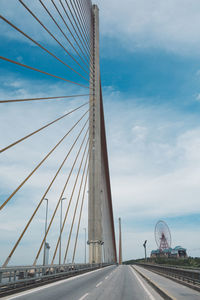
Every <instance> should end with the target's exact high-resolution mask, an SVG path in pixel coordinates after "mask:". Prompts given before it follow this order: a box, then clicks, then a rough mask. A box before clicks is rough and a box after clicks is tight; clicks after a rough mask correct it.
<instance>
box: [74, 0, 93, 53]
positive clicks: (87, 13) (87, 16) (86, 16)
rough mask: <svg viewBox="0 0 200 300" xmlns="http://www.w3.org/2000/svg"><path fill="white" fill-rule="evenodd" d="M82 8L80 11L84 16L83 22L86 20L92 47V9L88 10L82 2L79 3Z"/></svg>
mask: <svg viewBox="0 0 200 300" xmlns="http://www.w3.org/2000/svg"><path fill="white" fill-rule="evenodd" d="M77 2H78V3H79V6H80V11H81V13H82V16H83V20H85V26H86V28H87V32H88V36H89V40H90V47H91V34H90V29H91V26H90V25H91V13H92V8H91V7H90V8H89V6H88V9H86V7H85V5H83V3H82V1H77Z"/></svg>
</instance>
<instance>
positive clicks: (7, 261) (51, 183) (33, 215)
mask: <svg viewBox="0 0 200 300" xmlns="http://www.w3.org/2000/svg"><path fill="white" fill-rule="evenodd" d="M87 123H88V120H87V121H86V122H85V124H84V126H83V127H82V129H81V131H80V132H79V134H78V136H77V138H76V139H75V141H74V143H73V144H72V146H71V148H70V150H69V151H68V153H67V155H66V156H65V158H64V160H63V161H62V163H61V165H60V167H59V168H58V170H57V172H56V174H55V175H54V177H53V179H52V181H51V182H50V184H49V186H48V187H47V189H46V191H45V193H44V194H43V196H42V198H41V200H40V202H39V203H38V205H37V207H36V209H35V211H34V212H33V214H32V216H31V217H30V219H29V221H28V222H27V224H26V226H25V228H24V230H23V231H22V233H21V235H20V236H19V238H18V240H17V242H16V243H15V245H14V247H13V248H12V250H11V252H10V254H9V255H8V257H7V259H6V260H5V262H4V264H3V266H2V267H3V268H5V267H6V266H7V264H8V263H9V261H10V259H11V257H12V255H13V254H14V252H15V250H16V248H17V246H18V245H19V243H20V241H21V240H22V238H23V236H24V234H25V233H26V231H27V229H28V227H29V225H30V224H31V222H32V220H33V218H34V217H35V215H36V213H37V211H38V209H39V208H40V206H41V204H42V202H43V200H44V198H45V197H46V195H47V193H48V192H49V191H50V189H51V187H52V185H53V183H54V181H55V180H56V178H57V176H58V174H59V173H60V171H61V169H62V168H63V166H64V164H65V162H66V161H67V159H68V157H69V155H70V153H71V151H72V149H73V148H74V146H75V145H76V143H77V141H78V139H79V138H80V136H81V134H82V132H83V130H84V129H85V127H86V124H87Z"/></svg>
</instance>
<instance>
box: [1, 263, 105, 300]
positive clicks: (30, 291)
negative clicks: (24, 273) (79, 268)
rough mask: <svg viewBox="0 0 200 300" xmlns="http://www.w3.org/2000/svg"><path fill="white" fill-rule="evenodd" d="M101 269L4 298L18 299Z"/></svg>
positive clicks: (8, 299) (9, 299)
mask: <svg viewBox="0 0 200 300" xmlns="http://www.w3.org/2000/svg"><path fill="white" fill-rule="evenodd" d="M109 267H110V266H108V267H104V269H106V268H109ZM101 270H102V269H97V270H94V271H90V272H87V273H84V274H80V275H77V276H74V277H70V278H67V279H61V280H60V281H56V282H53V283H50V284H46V285H44V286H42V287H38V288H33V289H32V290H29V291H26V292H21V293H18V294H16V295H13V296H7V297H4V298H2V299H7V300H11V299H16V298H19V297H22V296H26V295H29V294H32V293H35V292H39V291H41V290H44V289H47V288H49V287H52V286H56V285H59V284H62V283H65V282H68V281H71V280H75V279H76V278H80V277H84V276H86V275H90V274H92V273H96V272H98V271H101Z"/></svg>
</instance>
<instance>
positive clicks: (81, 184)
mask: <svg viewBox="0 0 200 300" xmlns="http://www.w3.org/2000/svg"><path fill="white" fill-rule="evenodd" d="M88 156H89V151H88V155H87V158H86V162H85V165H84V170H83V174H82V177H81V183H80V186H79V191H78V197H77V200H76V206H75V209H74V214H73V219H72V224H71V227H70V232H69V237H68V241H67V246H66V250H65V256H64V261H63V264H64V263H65V261H66V259H67V254H68V250H69V244H70V241H71V236H72V230H73V227H74V221H75V218H76V212H77V208H78V204H79V199H80V195H81V190H82V186H83V179H84V176H85V171H86V166H87V163H88ZM86 174H87V173H86Z"/></svg>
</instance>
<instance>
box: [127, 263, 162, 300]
mask: <svg viewBox="0 0 200 300" xmlns="http://www.w3.org/2000/svg"><path fill="white" fill-rule="evenodd" d="M130 268H131V267H130ZM131 271H132V272H133V274H134V275H135V277H136V278H137V280H138V281H139V283H140V284H141V286H142V287H143V289H144V290H145V292H146V293H147V295H148V296H149V298H150V299H151V300H156V299H155V298H154V296H153V295H152V294H151V293H150V292H149V290H148V289H147V288H146V286H145V285H144V283H143V282H142V280H141V279H140V278H139V276H138V275H137V274H136V272H135V271H134V270H133V268H131Z"/></svg>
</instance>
